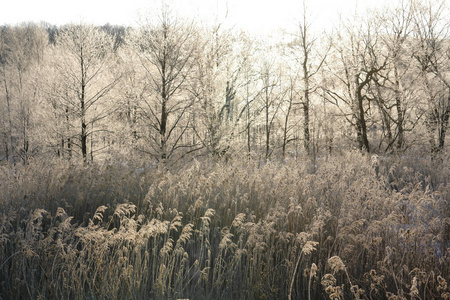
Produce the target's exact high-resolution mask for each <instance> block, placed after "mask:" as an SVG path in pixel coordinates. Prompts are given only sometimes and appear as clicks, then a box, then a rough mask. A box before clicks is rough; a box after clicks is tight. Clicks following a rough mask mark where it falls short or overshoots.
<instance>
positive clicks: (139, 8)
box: [0, 0, 398, 33]
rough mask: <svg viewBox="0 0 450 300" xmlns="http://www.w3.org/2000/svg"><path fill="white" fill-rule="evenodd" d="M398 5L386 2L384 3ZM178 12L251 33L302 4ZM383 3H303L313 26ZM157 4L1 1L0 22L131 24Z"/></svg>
mask: <svg viewBox="0 0 450 300" xmlns="http://www.w3.org/2000/svg"><path fill="white" fill-rule="evenodd" d="M393 1H398V0H391V1H390V2H393ZM169 2H170V3H171V5H172V6H173V7H175V8H176V10H178V13H180V14H185V15H186V16H191V17H196V18H197V19H199V20H200V19H201V20H208V19H209V20H211V19H215V18H218V19H219V20H221V21H223V19H224V17H225V15H226V12H228V15H227V19H226V20H227V21H226V22H227V23H229V24H233V25H235V26H236V27H239V28H243V29H246V30H249V31H251V32H257V33H266V32H269V31H271V30H273V29H278V28H289V27H292V26H294V24H295V20H296V19H298V18H299V15H300V12H301V6H302V0H272V1H266V0H170V1H169ZM383 2H384V3H387V1H386V0H382V1H381V0H378V1H377V0H307V2H306V3H307V6H308V7H309V10H310V12H311V15H312V19H313V20H314V22H315V23H316V25H321V26H322V25H323V26H325V27H327V26H330V23H332V22H335V21H336V20H338V16H339V13H342V14H344V15H348V14H350V13H351V12H354V11H355V9H358V10H359V11H365V10H366V9H367V7H373V6H375V5H381V4H380V3H383ZM160 3H161V0H121V1H117V0H5V1H4V3H3V4H2V6H1V9H0V24H17V23H21V22H27V21H33V22H40V21H45V22H48V23H50V24H55V25H62V24H67V23H71V22H75V23H79V22H83V23H89V24H90V23H93V24H97V25H103V24H106V23H110V24H116V25H136V24H138V21H139V15H140V14H141V15H146V13H147V12H148V11H149V10H151V9H152V7H153V8H155V7H156V6H158V5H159V4H160Z"/></svg>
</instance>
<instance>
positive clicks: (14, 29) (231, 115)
mask: <svg viewBox="0 0 450 300" xmlns="http://www.w3.org/2000/svg"><path fill="white" fill-rule="evenodd" d="M448 9H449V8H448V7H447V6H446V2H445V1H414V0H411V1H402V2H401V3H399V4H397V6H395V7H390V8H387V9H383V10H379V11H372V12H371V13H370V14H369V13H368V14H365V15H356V16H354V17H353V18H352V19H351V20H341V21H340V22H339V24H337V26H336V28H335V29H334V30H333V31H332V32H325V33H321V32H318V31H317V30H315V27H314V26H313V24H312V23H311V20H310V19H311V18H310V15H309V12H308V10H307V8H306V7H304V10H303V12H301V13H299V16H300V17H299V22H298V26H297V28H294V29H293V30H290V31H285V32H283V33H280V36H279V38H273V37H272V38H270V39H269V38H257V37H255V36H252V35H251V34H248V33H246V32H243V31H236V30H231V29H228V28H226V26H224V24H223V23H220V22H217V23H216V24H213V25H202V24H199V23H197V22H194V21H193V20H186V19H183V18H181V17H179V16H177V15H176V14H174V13H172V11H171V10H170V9H168V8H163V9H162V10H161V11H160V12H159V13H158V14H157V16H156V17H154V18H149V19H147V20H146V21H145V22H143V23H142V24H141V25H140V26H139V27H130V28H125V27H121V26H115V25H109V24H108V25H105V26H93V25H88V24H70V25H66V26H60V27H57V26H52V25H49V24H32V23H29V24H20V25H15V26H11V25H5V26H2V27H1V28H0V80H1V87H0V103H1V105H0V116H1V117H0V120H1V122H0V145H1V146H0V158H1V160H2V161H9V162H12V163H14V164H16V163H24V164H27V163H28V162H29V161H30V160H32V159H41V158H44V157H45V158H47V157H60V158H64V159H71V160H81V161H84V162H89V161H94V160H96V159H98V160H103V159H123V160H127V159H130V157H135V158H137V157H141V158H145V159H148V158H151V159H153V160H155V161H157V162H167V161H178V160H180V159H183V158H187V157H196V156H202V155H211V156H214V157H231V156H240V157H245V156H248V157H253V158H258V159H261V160H263V161H267V160H272V159H279V158H280V159H288V158H295V157H298V156H310V157H312V158H314V159H316V158H317V157H320V156H325V155H329V154H332V153H335V152H342V151H346V150H349V149H353V148H357V149H360V150H361V151H363V152H370V153H378V154H385V153H399V154H401V153H405V152H406V151H412V150H420V151H425V153H427V154H430V155H432V156H433V157H435V156H436V155H438V154H439V153H441V152H443V151H445V149H446V147H447V145H446V135H447V129H448V123H449V117H450V74H449V71H450V43H449V41H450V40H449V37H450V23H449V22H450V19H449V18H448V16H449V14H448V12H449V11H448ZM422 153H424V152H422Z"/></svg>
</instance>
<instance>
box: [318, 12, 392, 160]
mask: <svg viewBox="0 0 450 300" xmlns="http://www.w3.org/2000/svg"><path fill="white" fill-rule="evenodd" d="M373 25H374V24H373V23H372V22H370V21H366V22H365V23H364V22H360V27H359V28H357V29H355V28H354V27H353V25H352V24H345V25H344V28H343V30H342V31H341V33H340V34H339V35H338V40H335V41H334V46H333V48H334V51H335V55H336V56H335V62H336V63H338V64H339V66H333V67H331V69H330V71H331V72H332V73H333V74H334V76H335V79H336V81H337V85H338V86H340V89H336V90H332V89H330V88H327V89H326V90H327V95H328V96H329V97H330V98H331V99H332V102H333V103H334V104H335V105H336V106H337V107H338V108H339V109H340V110H341V112H342V116H344V117H345V118H346V119H347V121H348V122H349V123H350V124H351V125H352V126H353V127H354V128H355V131H356V137H357V143H358V148H359V149H361V150H363V149H364V150H365V151H367V152H369V151H370V145H369V140H368V125H367V121H368V120H367V110H368V105H369V104H370V103H369V101H370V100H371V99H370V91H369V90H370V87H371V84H373V81H374V78H375V76H376V75H377V74H379V73H380V72H381V71H382V70H383V69H384V68H385V66H386V62H387V55H385V54H384V53H383V51H381V50H380V41H379V34H378V32H377V28H375V26H373ZM333 69H334V70H333ZM342 103H344V104H346V106H347V108H349V109H350V112H348V111H346V110H345V109H343V108H342V107H341V106H340V105H341V104H342Z"/></svg>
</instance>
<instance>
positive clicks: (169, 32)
mask: <svg viewBox="0 0 450 300" xmlns="http://www.w3.org/2000/svg"><path fill="white" fill-rule="evenodd" d="M196 42H197V41H196V34H195V30H194V28H193V25H192V24H187V23H185V22H182V21H181V20H180V19H177V18H175V17H174V16H173V15H172V14H171V12H170V9H169V8H168V7H163V9H162V11H161V14H160V16H159V17H158V19H157V22H151V21H148V22H147V23H146V24H144V25H142V26H141V27H140V28H139V30H137V32H135V34H134V35H133V36H132V37H131V39H130V41H129V43H130V44H131V46H132V47H133V49H134V50H135V52H136V53H137V55H138V56H139V60H140V65H141V67H142V68H143V70H144V72H145V74H146V82H145V84H146V93H145V95H143V99H142V105H140V110H141V112H142V114H143V115H144V116H145V118H146V120H147V121H148V124H149V127H150V133H149V134H150V138H151V140H152V143H151V144H150V150H145V149H141V150H143V151H146V152H148V153H149V154H151V155H152V156H153V157H154V158H156V159H157V160H161V161H165V160H167V159H169V158H170V157H171V156H173V154H174V153H175V152H177V150H182V149H184V150H185V151H184V153H183V154H181V155H184V154H186V153H188V152H191V151H195V150H196V149H198V147H196V145H194V144H193V143H191V141H189V140H184V138H185V137H186V133H187V132H188V131H191V130H192V124H191V120H190V113H191V108H192V106H193V104H194V98H193V97H191V96H190V95H189V94H188V93H185V90H186V89H187V86H188V79H189V76H190V72H191V70H192V68H193V60H194V55H195V51H196V49H197V45H196Z"/></svg>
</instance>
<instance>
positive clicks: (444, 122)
mask: <svg viewBox="0 0 450 300" xmlns="http://www.w3.org/2000/svg"><path fill="white" fill-rule="evenodd" d="M443 106H444V107H443V110H444V111H443V113H442V115H441V118H440V124H439V125H440V126H439V151H442V150H443V149H444V145H445V135H446V133H447V128H448V121H449V118H450V89H449V94H448V96H447V103H445V100H444V105H443Z"/></svg>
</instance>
